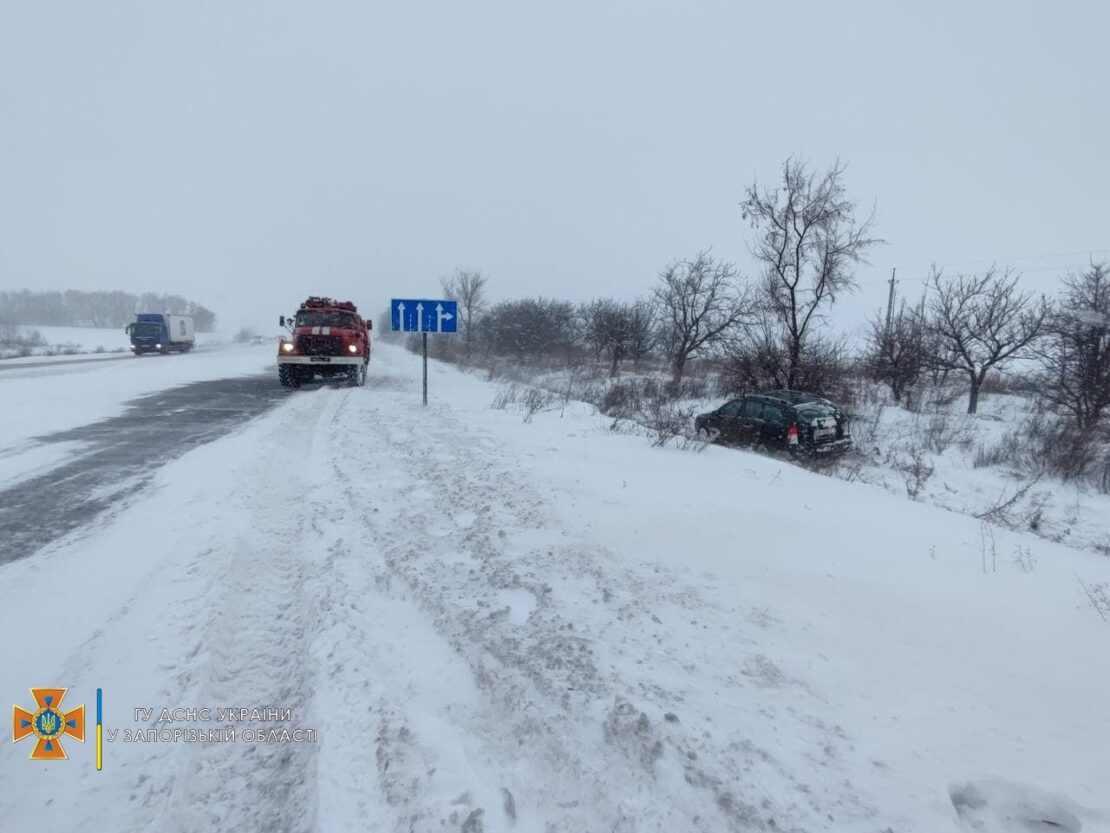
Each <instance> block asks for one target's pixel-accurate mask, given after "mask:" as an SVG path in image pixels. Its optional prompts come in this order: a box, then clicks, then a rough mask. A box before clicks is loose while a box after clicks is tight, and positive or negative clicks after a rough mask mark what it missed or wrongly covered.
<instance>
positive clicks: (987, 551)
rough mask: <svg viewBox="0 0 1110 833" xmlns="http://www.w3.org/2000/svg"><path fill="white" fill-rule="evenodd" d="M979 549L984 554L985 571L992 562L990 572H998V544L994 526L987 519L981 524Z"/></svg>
mask: <svg viewBox="0 0 1110 833" xmlns="http://www.w3.org/2000/svg"><path fill="white" fill-rule="evenodd" d="M979 551H980V554H981V555H982V563H983V572H984V573H986V572H987V564H988V563H989V564H990V572H992V573H997V572H998V544H997V542H996V541H995V540H994V527H993V526H992V525H991V524H990V523H988V522H987V521H983V522H982V523H980V524H979Z"/></svg>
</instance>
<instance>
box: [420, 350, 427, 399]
mask: <svg viewBox="0 0 1110 833" xmlns="http://www.w3.org/2000/svg"><path fill="white" fill-rule="evenodd" d="M421 335H422V336H423V337H424V404H425V405H427V404H428V334H427V333H421Z"/></svg>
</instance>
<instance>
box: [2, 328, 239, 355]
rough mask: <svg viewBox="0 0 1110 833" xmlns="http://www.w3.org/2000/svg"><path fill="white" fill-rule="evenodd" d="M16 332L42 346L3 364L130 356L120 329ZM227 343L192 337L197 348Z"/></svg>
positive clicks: (220, 338)
mask: <svg viewBox="0 0 1110 833" xmlns="http://www.w3.org/2000/svg"><path fill="white" fill-rule="evenodd" d="M20 332H21V334H22V335H24V336H27V335H29V334H30V333H32V332H37V333H39V334H40V335H41V336H42V338H43V340H44V341H45V342H46V343H45V344H44V345H42V346H40V347H35V348H33V355H31V356H28V357H24V358H21V359H15V358H9V357H7V356H3V355H0V358H3V359H4V360H5V362H7V361H32V360H34V359H35V358H41V357H43V356H52V357H53V356H66V355H78V354H85V353H93V354H98V355H99V354H103V353H129V352H131V339H130V338H129V337H128V335H127V333H125V332H124V331H123V328H122V327H119V328H116V327H110V328H107V329H105V328H100V327H39V326H37V325H36V326H25V327H21V328H20ZM229 340H230V339H229V338H228V337H227V336H226V335H221V334H220V333H197V334H196V343H197V347H198V348H201V347H208V346H213V345H218V344H223V343H226V342H228V341H229Z"/></svg>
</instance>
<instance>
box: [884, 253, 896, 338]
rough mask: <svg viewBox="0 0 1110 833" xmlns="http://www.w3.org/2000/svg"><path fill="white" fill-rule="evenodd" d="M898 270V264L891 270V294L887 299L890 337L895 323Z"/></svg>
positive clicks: (887, 332) (887, 330) (887, 320)
mask: <svg viewBox="0 0 1110 833" xmlns="http://www.w3.org/2000/svg"><path fill="white" fill-rule="evenodd" d="M897 271H898V267H897V266H894V267H892V268H891V270H890V295H889V296H887V299H886V334H887V336H888V337H889V336H890V328H891V326H892V325H893V324H894V273H895V272H897Z"/></svg>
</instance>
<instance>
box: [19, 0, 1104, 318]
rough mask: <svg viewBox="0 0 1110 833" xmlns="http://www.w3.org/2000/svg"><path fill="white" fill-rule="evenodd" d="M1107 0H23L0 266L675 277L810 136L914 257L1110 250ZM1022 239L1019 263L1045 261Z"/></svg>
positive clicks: (881, 264)
mask: <svg viewBox="0 0 1110 833" xmlns="http://www.w3.org/2000/svg"><path fill="white" fill-rule="evenodd" d="M1108 9H1110V4H1108V3H1106V2H1102V0H1089V2H1082V3H1080V2H1061V3H1051V4H1049V3H1043V2H1038V3H1034V2H1029V1H1028V0H1016V1H1013V0H1011V2H968V1H967V0H960V1H959V2H955V1H954V0H939V1H936V0H934V2H928V3H924V2H922V3H914V4H910V3H897V2H889V0H885V1H884V2H872V3H849V2H840V3H832V2H828V0H825V1H824V2H820V3H807V2H792V3H774V2H761V3H745V2H696V0H686V2H677V0H676V2H667V3H663V2H646V1H645V0H636V2H619V3H618V2H613V3H606V2H603V0H592V2H578V0H561V1H560V2H558V3H555V2H551V3H546V4H543V5H540V4H538V3H528V2H522V0H513V1H512V2H510V1H509V0H505V2H485V0H472V1H471V2H466V3H462V2H438V3H432V2H400V0H397V2H392V3H381V2H378V3H374V2H369V0H360V1H359V2H356V1H355V0H349V2H341V0H316V1H315V2H311V3H309V2H291V1H290V0H266V2H262V0H258V2H230V1H229V0H219V2H216V1H215V0H208V1H206V0H188V2H168V0H158V2H152V0H108V1H107V2H98V3H91V2H87V0H80V1H79V2H74V1H73V0H68V1H67V2H21V1H20V0H0V288H23V287H29V288H56V289H67V288H76V289H115V288H121V289H126V290H131V291H136V292H138V291H144V290H154V291H166V292H176V293H179V294H183V295H187V296H189V297H191V298H193V299H195V300H197V301H199V302H201V303H205V304H207V305H209V306H211V307H213V308H214V309H215V310H216V311H217V313H218V314H219V315H220V317H221V320H222V322H223V323H222V327H223V329H225V330H228V329H231V328H234V327H237V326H240V325H241V324H254V325H256V326H257V325H268V326H270V328H271V329H272V328H273V327H272V325H273V324H274V323H275V322H273V321H272V320H271V319H276V317H277V315H278V314H279V313H282V312H288V311H289V310H290V309H291V308H292V307H293V306H295V305H296V303H297V302H299V301H300V300H301V299H303V297H304V296H305V295H307V294H317V293H324V294H333V295H338V296H344V297H350V298H351V299H353V300H355V301H356V302H357V303H359V304H360V305H361V306H363V307H366V308H369V310H370V311H371V312H373V313H376V312H377V311H378V309H379V308H380V307H382V306H383V305H384V304H385V303H386V300H387V299H388V298H389V297H390V296H391V295H398V296H404V295H408V296H415V295H434V294H436V293H437V288H438V277H439V276H440V275H443V274H446V273H449V272H450V271H452V270H453V269H454V268H455V267H457V266H465V267H470V268H476V269H481V270H482V271H483V272H484V273H486V274H487V275H488V276H489V281H490V289H491V292H492V293H493V295H494V296H495V297H497V298H504V297H512V296H517V295H523V294H529V293H531V294H535V293H543V294H546V295H556V296H561V297H568V298H571V299H575V300H578V299H583V298H586V297H590V296H594V295H600V294H607V295H608V294H612V295H617V296H626V297H632V296H635V295H637V294H642V293H644V292H646V290H647V289H648V287H649V286H650V285H651V283H652V282H653V281H654V278H655V276H656V274H657V273H658V272H659V270H660V269H661V268H662V266H663V265H665V264H666V262H667V261H669V260H671V259H673V258H676V257H682V256H686V255H691V254H693V253H694V252H696V251H697V250H698V249H700V248H705V247H710V246H712V247H713V250H714V252H715V253H717V254H718V255H720V256H722V257H725V258H729V259H733V260H736V261H737V262H738V263H739V264H740V265H741V267H742V268H748V263H749V259H748V254H747V247H748V244H749V241H750V240H751V234H752V233H751V230H750V229H749V228H748V227H747V226H746V224H745V223H744V222H743V220H742V218H741V215H740V209H739V207H738V203H739V202H740V200H741V199H742V197H743V189H744V186H745V185H746V184H748V183H749V182H750V181H751V180H752V179H753V178H754V177H758V178H759V179H760V180H768V181H770V180H773V179H774V178H775V177H776V176H777V175H778V171H779V168H780V165H781V163H782V161H783V159H784V158H785V157H787V156H788V155H790V154H800V155H802V156H804V157H806V158H808V159H810V160H812V161H813V163H814V164H816V165H820V166H824V165H827V164H828V163H829V162H831V161H832V160H833V159H835V158H837V157H839V158H841V159H842V160H844V161H845V162H847V163H848V165H849V168H848V175H847V176H848V178H847V183H848V188H849V192H850V194H851V195H852V196H853V197H854V198H855V199H857V200H858V201H859V202H860V203H861V205H862V207H863V208H864V209H865V210H870V207H871V205H872V204H873V203H874V204H875V205H876V206H877V232H878V233H879V235H880V236H882V237H884V238H886V240H888V241H889V245H887V246H885V247H883V248H881V249H879V250H877V251H875V252H874V254H873V257H872V261H873V263H872V265H871V266H870V267H865V268H863V269H861V270H860V273H859V280H860V283H861V291H860V293H859V294H858V295H857V296H856V297H854V298H852V299H850V300H848V301H846V302H845V303H844V305H843V315H842V319H841V320H842V322H843V325H844V327H848V326H849V325H851V324H855V323H856V322H857V321H858V320H859V319H860V318H861V317H862V316H863V315H865V314H866V313H867V312H869V311H870V310H872V309H874V308H876V307H878V306H880V305H881V304H882V303H883V298H884V297H885V296H884V292H885V283H884V282H885V280H886V278H887V277H888V276H889V273H890V269H891V267H892V266H898V267H899V276H900V277H904V278H906V279H907V280H906V281H905V282H904V283H903V284H902V288H903V289H905V290H906V291H907V292H910V293H915V292H917V291H919V289H920V284H919V283H914V282H913V281H912V279H913V278H921V277H922V276H923V275H924V273H925V270H926V268H927V266H928V264H930V263H931V262H934V261H936V262H939V263H942V264H953V265H956V266H958V267H960V268H963V269H965V270H968V271H971V270H975V269H981V268H983V266H985V265H986V264H984V263H982V261H989V260H991V259H999V260H1000V261H1010V262H1012V263H1013V265H1015V266H1018V267H1023V268H1025V269H1026V270H1027V271H1028V275H1029V280H1031V281H1036V282H1038V283H1039V284H1042V285H1044V286H1045V287H1046V288H1050V287H1051V286H1052V284H1053V283H1054V280H1055V277H1056V276H1057V275H1058V274H1059V272H1060V271H1061V269H1062V268H1063V267H1065V266H1066V265H1068V264H1074V263H1079V264H1082V263H1083V262H1084V261H1085V260H1087V256H1088V254H1090V253H1095V254H1096V256H1098V255H1102V256H1110V202H1108V198H1110V142H1108V130H1107V128H1108V126H1110V57H1108V54H1107V45H1108V33H1110V11H1108ZM1017 258H1023V259H1022V260H1016V259H1017Z"/></svg>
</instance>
